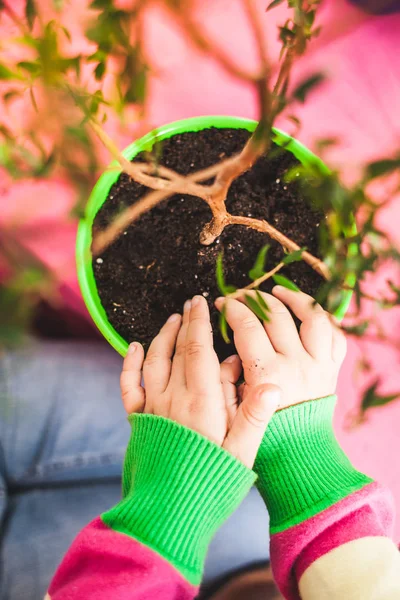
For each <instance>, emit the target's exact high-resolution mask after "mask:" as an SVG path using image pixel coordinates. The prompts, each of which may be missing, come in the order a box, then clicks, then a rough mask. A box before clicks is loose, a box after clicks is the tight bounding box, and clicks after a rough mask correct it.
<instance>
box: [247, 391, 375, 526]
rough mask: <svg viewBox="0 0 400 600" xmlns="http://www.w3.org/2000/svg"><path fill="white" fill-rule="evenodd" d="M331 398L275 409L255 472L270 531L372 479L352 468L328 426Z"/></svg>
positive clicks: (306, 516)
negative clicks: (276, 410) (267, 514)
mask: <svg viewBox="0 0 400 600" xmlns="http://www.w3.org/2000/svg"><path fill="white" fill-rule="evenodd" d="M335 403H336V396H327V397H326V398H322V399H320V400H312V401H309V402H304V403H302V404H297V405H295V406H291V407H290V408H286V409H284V410H281V411H278V412H277V413H275V415H274V417H273V418H272V420H271V422H270V423H269V425H268V427H267V430H266V432H265V435H264V438H263V441H262V443H261V446H260V449H259V451H258V454H257V458H256V462H255V465H254V470H255V471H256V473H257V475H258V478H259V479H258V482H257V487H258V489H259V490H260V493H261V495H262V496H263V498H264V501H265V503H266V505H267V508H268V511H269V515H270V528H271V533H278V532H279V531H283V530H285V529H288V528H289V527H292V526H293V525H297V524H299V523H301V522H303V521H305V520H306V519H309V518H310V517H313V516H314V515H316V514H317V513H319V512H321V511H323V510H325V509H326V508H329V507H330V506H332V505H333V504H336V502H339V501H340V500H342V499H343V498H345V497H346V496H348V495H349V494H351V493H352V492H354V491H356V490H359V489H361V488H362V487H364V486H365V485H366V484H368V483H370V482H371V481H372V479H370V478H369V477H367V476H366V475H364V474H363V473H360V472H359V471H356V470H355V469H354V468H353V467H352V465H351V463H350V461H349V459H348V458H347V456H346V455H345V454H344V452H343V450H342V449H341V448H340V446H339V444H338V442H337V440H336V438H335V434H334V432H333V427H332V418H333V412H334V409H335Z"/></svg>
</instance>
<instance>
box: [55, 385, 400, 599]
mask: <svg viewBox="0 0 400 600" xmlns="http://www.w3.org/2000/svg"><path fill="white" fill-rule="evenodd" d="M334 404H335V397H334V396H330V397H327V398H323V399H320V400H313V401H310V402H305V403H303V404H299V405H297V406H293V407H290V408H287V409H284V410H281V411H279V412H277V413H276V414H275V415H274V417H273V419H272V421H271V422H270V424H269V426H268V428H267V430H266V433H265V435H264V439H263V442H262V445H261V447H260V450H259V453H258V456H257V460H256V464H255V468H254V472H253V471H252V470H250V469H248V468H246V467H245V466H244V465H243V464H242V463H240V462H239V461H238V460H236V459H235V458H234V457H233V456H231V455H230V454H228V453H227V452H226V451H225V450H223V449H221V448H219V447H218V446H216V445H215V444H213V443H212V442H210V441H208V440H207V439H206V438H204V437H202V436H201V435H199V434H198V433H196V432H194V431H191V430H189V429H186V428H184V427H182V426H181V425H178V424H177V423H175V422H173V421H170V420H168V419H164V418H162V417H157V416H153V415H131V416H130V417H129V421H130V423H131V425H132V436H131V439H130V442H129V446H128V449H127V453H126V457H125V464H124V472H123V499H122V500H121V502H120V503H119V504H117V505H116V506H115V507H113V508H111V509H110V510H109V511H107V512H105V513H104V514H102V515H101V516H100V517H98V518H97V519H95V520H94V521H92V522H91V523H90V524H89V525H88V526H87V527H86V528H84V529H83V530H82V531H81V532H80V534H79V535H78V536H77V538H76V539H75V541H74V542H73V544H72V546H71V547H70V549H69V550H68V552H67V554H66V556H65V558H64V560H63V561H62V563H61V565H60V566H59V568H58V570H57V572H56V574H55V576H54V578H53V580H52V582H51V585H50V587H49V591H48V595H47V596H46V598H47V599H48V600H49V599H50V598H51V600H75V599H78V598H79V599H82V598H84V599H85V600H109V599H110V598H112V599H113V600H153V599H155V598H157V600H191V599H193V598H194V597H195V596H196V594H197V591H198V586H199V584H200V581H201V577H202V570H203V564H204V559H205V555H206V552H207V548H208V544H209V542H210V540H211V538H212V536H213V535H214V533H215V532H216V531H217V529H218V527H219V526H220V525H221V524H222V523H223V522H224V521H225V519H226V518H227V517H228V516H229V515H230V514H231V513H232V512H233V511H234V510H235V509H236V508H237V506H238V505H239V503H240V502H241V500H242V499H243V498H244V497H245V496H246V494H247V493H248V491H249V489H250V487H251V486H252V485H253V483H254V482H255V481H256V479H257V475H258V483H257V485H258V487H259V490H260V492H261V494H262V496H263V498H264V500H265V503H266V506H267V508H268V511H269V515H270V527H271V561H272V566H273V571H274V575H275V579H276V582H277V584H278V586H279V588H280V590H281V592H282V594H283V596H284V597H285V598H288V599H290V600H298V599H299V598H301V599H303V600H325V599H326V600H328V599H329V600H344V599H346V600H361V599H362V600H389V599H390V600H392V599H393V600H394V599H395V598H396V599H399V598H400V554H399V552H398V550H397V548H396V546H395V545H394V543H393V542H392V541H391V540H390V537H389V536H390V535H391V531H392V524H393V506H392V502H391V499H390V495H389V494H388V492H387V491H386V490H385V489H383V488H382V487H381V486H380V485H378V484H377V483H375V482H373V481H372V480H371V479H369V478H368V477H367V476H365V475H363V474H362V473H360V472H358V471H356V470H355V469H354V468H353V467H352V466H351V464H350V462H349V460H348V459H347V457H346V456H345V454H344V453H343V451H342V450H341V448H340V447H339V445H338V443H337V441H336V439H335V436H334V433H333V429H332V415H333V410H334ZM256 474H257V475H256Z"/></svg>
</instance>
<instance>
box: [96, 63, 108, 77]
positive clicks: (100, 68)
mask: <svg viewBox="0 0 400 600" xmlns="http://www.w3.org/2000/svg"><path fill="white" fill-rule="evenodd" d="M105 70H106V63H105V62H99V64H98V65H97V67H96V68H95V70H94V76H95V78H96V80H97V81H100V79H102V78H103V75H104V73H105Z"/></svg>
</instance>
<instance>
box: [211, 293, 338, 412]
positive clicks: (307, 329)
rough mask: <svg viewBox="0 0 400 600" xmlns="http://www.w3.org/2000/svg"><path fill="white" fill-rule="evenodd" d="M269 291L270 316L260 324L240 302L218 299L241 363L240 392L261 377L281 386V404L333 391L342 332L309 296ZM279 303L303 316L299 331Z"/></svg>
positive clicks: (264, 381)
mask: <svg viewBox="0 0 400 600" xmlns="http://www.w3.org/2000/svg"><path fill="white" fill-rule="evenodd" d="M273 294H274V296H271V295H270V294H264V293H263V296H264V297H265V300H266V302H267V304H268V306H269V308H270V309H271V312H270V313H269V316H270V318H271V320H270V322H268V323H267V322H265V323H263V324H262V323H261V322H260V321H259V319H258V318H257V317H256V316H255V315H254V313H253V312H252V311H251V310H250V309H249V308H248V307H247V306H245V304H243V303H242V302H239V301H237V300H233V299H226V300H225V299H223V298H219V299H218V300H217V302H216V306H217V308H218V309H221V308H222V306H223V305H224V303H226V318H227V321H228V323H229V325H230V327H231V328H232V330H233V333H234V339H235V345H236V349H237V351H238V353H239V356H240V358H241V360H242V364H243V369H244V377H245V382H246V385H245V386H244V389H243V398H244V399H245V398H246V396H247V394H248V393H251V390H252V388H253V386H258V385H260V384H262V383H273V384H275V385H278V386H279V387H280V388H281V390H282V399H281V406H280V407H281V408H283V407H286V406H290V405H292V404H297V403H298V402H303V401H305V400H312V399H315V398H322V397H324V396H328V395H330V394H333V393H335V390H336V381H337V377H338V374H339V369H340V366H341V364H342V362H343V359H344V357H345V355H346V339H345V337H344V335H343V333H342V332H341V331H340V330H339V329H338V328H337V327H335V326H334V324H333V322H332V317H331V316H330V315H329V314H328V313H327V312H325V311H324V310H323V309H322V308H321V306H319V305H313V303H314V300H313V298H311V296H307V294H303V293H302V292H294V291H291V290H288V289H286V288H284V287H281V286H276V287H275V288H274V289H273ZM283 303H285V304H287V306H289V308H290V309H291V310H292V311H293V313H294V314H295V315H296V316H297V317H298V318H299V319H300V321H302V325H301V328H300V335H299V333H298V332H297V329H296V325H295V323H294V320H293V318H292V316H291V315H290V313H289V311H288V309H287V308H286V306H285V304H283Z"/></svg>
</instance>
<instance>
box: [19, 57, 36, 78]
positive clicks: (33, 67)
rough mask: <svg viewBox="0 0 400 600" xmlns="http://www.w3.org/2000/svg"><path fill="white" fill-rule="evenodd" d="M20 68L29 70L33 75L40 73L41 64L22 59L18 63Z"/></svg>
mask: <svg viewBox="0 0 400 600" xmlns="http://www.w3.org/2000/svg"><path fill="white" fill-rule="evenodd" d="M17 66H18V67H19V68H20V69H24V71H28V73H30V74H31V75H34V76H35V75H38V73H40V70H41V69H40V65H39V64H38V63H36V62H31V61H27V60H22V61H21V62H19V63H18V65H17Z"/></svg>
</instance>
